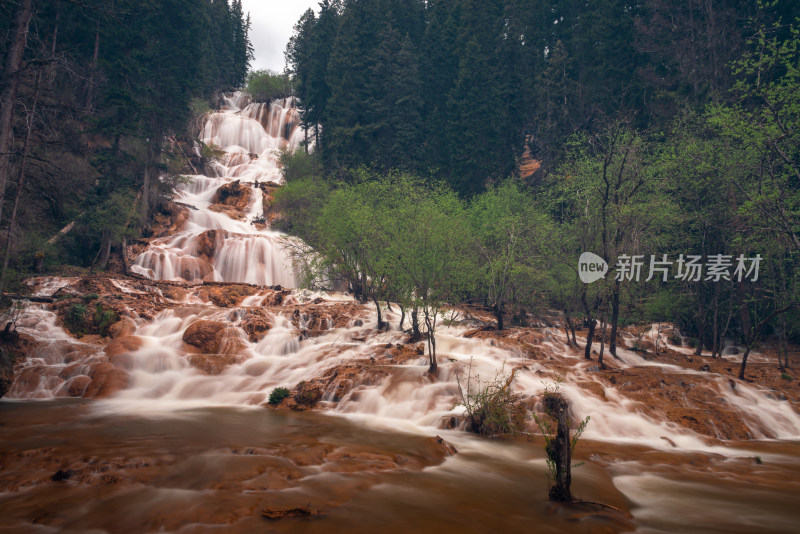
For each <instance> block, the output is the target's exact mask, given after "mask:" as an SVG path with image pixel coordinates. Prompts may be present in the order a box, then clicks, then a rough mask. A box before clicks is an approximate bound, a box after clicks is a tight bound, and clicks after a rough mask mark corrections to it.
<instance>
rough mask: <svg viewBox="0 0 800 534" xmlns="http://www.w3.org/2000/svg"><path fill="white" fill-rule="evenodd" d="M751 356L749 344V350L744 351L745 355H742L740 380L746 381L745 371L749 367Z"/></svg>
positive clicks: (748, 345)
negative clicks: (748, 360)
mask: <svg viewBox="0 0 800 534" xmlns="http://www.w3.org/2000/svg"><path fill="white" fill-rule="evenodd" d="M748 356H750V344H749V343H748V344H747V348H746V349H744V354H743V355H742V365H741V367H739V380H744V369H745V367H747V357H748Z"/></svg>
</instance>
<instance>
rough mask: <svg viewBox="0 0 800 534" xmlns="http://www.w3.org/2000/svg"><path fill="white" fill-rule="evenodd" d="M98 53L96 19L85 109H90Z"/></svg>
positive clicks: (98, 36)
mask: <svg viewBox="0 0 800 534" xmlns="http://www.w3.org/2000/svg"><path fill="white" fill-rule="evenodd" d="M99 55H100V21H99V20H98V21H97V27H96V29H95V32H94V55H93V56H92V70H91V72H90V73H89V87H88V88H87V91H86V109H87V110H90V111H91V109H92V107H93V105H92V100H93V99H94V85H95V72H96V71H97V58H98V56H99Z"/></svg>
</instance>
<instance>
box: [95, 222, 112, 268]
mask: <svg viewBox="0 0 800 534" xmlns="http://www.w3.org/2000/svg"><path fill="white" fill-rule="evenodd" d="M110 257H111V232H109V231H108V230H103V233H102V237H101V238H100V250H99V251H98V253H97V261H96V262H95V265H94V266H95V267H97V268H98V269H105V268H106V267H107V266H108V260H109V259H110Z"/></svg>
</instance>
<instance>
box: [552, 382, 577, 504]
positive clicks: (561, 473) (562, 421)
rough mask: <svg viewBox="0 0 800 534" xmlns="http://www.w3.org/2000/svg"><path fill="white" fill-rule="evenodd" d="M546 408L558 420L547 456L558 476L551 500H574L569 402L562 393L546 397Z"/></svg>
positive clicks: (554, 483) (553, 486)
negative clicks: (572, 491) (571, 490)
mask: <svg viewBox="0 0 800 534" xmlns="http://www.w3.org/2000/svg"><path fill="white" fill-rule="evenodd" d="M545 410H546V411H547V412H548V413H549V414H550V415H551V416H552V417H553V418H554V419H555V420H556V422H557V425H558V426H557V431H556V437H555V439H553V440H552V441H550V443H549V444H548V446H547V451H546V452H547V456H548V457H549V458H550V460H551V461H552V462H553V463H554V464H555V467H556V477H555V480H554V481H553V485H552V486H551V487H550V500H552V501H558V502H569V501H571V500H572V493H571V492H570V486H571V485H572V472H571V469H572V443H571V440H570V437H569V427H570V420H569V402H568V401H567V399H565V398H564V397H562V396H561V395H550V396H548V397H546V398H545Z"/></svg>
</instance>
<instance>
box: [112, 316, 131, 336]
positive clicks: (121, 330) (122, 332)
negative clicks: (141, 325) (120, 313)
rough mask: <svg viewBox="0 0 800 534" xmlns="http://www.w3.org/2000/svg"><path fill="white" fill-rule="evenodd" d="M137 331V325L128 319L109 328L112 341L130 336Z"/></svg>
mask: <svg viewBox="0 0 800 534" xmlns="http://www.w3.org/2000/svg"><path fill="white" fill-rule="evenodd" d="M135 331H136V324H135V323H134V322H133V321H132V320H130V319H128V318H123V319H121V320H119V321H117V322H116V323H114V324H112V325H111V326H110V327H109V328H108V335H109V336H110V337H111V338H112V339H116V338H118V337H125V336H130V335H132V334H133V333H134V332H135Z"/></svg>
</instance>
